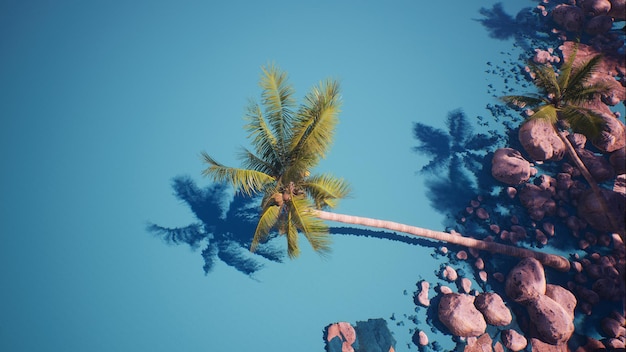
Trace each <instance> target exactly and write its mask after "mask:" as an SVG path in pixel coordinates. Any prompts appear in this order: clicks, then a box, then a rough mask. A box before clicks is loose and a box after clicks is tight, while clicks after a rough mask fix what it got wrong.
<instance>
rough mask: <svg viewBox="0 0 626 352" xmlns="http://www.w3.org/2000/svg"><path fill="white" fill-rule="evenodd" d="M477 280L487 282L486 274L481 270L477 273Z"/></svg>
mask: <svg viewBox="0 0 626 352" xmlns="http://www.w3.org/2000/svg"><path fill="white" fill-rule="evenodd" d="M478 278H479V279H480V281H482V282H487V272H486V271H484V270H481V271H479V272H478Z"/></svg>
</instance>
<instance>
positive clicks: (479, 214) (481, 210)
mask: <svg viewBox="0 0 626 352" xmlns="http://www.w3.org/2000/svg"><path fill="white" fill-rule="evenodd" d="M476 216H477V217H478V218H479V219H481V220H487V219H489V213H488V212H487V211H486V210H485V209H484V208H477V209H476Z"/></svg>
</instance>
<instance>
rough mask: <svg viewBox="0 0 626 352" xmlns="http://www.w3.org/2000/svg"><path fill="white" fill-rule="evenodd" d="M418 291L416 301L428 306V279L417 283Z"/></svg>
mask: <svg viewBox="0 0 626 352" xmlns="http://www.w3.org/2000/svg"><path fill="white" fill-rule="evenodd" d="M419 287H420V292H419V293H418V294H417V303H419V304H420V305H422V306H424V307H429V306H430V298H429V297H428V290H429V288H430V284H429V283H428V281H426V280H423V281H421V282H420V283H419Z"/></svg>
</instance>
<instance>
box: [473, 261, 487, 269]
mask: <svg viewBox="0 0 626 352" xmlns="http://www.w3.org/2000/svg"><path fill="white" fill-rule="evenodd" d="M474 267H475V268H476V269H478V270H483V269H484V268H485V261H484V260H483V258H476V261H475V262H474Z"/></svg>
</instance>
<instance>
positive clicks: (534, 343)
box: [530, 337, 568, 352]
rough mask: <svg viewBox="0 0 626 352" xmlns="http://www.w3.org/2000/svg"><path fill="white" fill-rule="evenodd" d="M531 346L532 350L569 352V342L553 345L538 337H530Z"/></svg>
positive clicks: (537, 351)
mask: <svg viewBox="0 0 626 352" xmlns="http://www.w3.org/2000/svg"><path fill="white" fill-rule="evenodd" d="M530 346H531V347H532V350H531V351H532V352H567V351H568V349H567V344H558V345H553V344H550V343H547V342H544V341H541V340H540V339H538V338H535V337H533V338H531V339H530Z"/></svg>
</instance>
